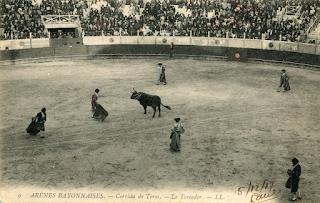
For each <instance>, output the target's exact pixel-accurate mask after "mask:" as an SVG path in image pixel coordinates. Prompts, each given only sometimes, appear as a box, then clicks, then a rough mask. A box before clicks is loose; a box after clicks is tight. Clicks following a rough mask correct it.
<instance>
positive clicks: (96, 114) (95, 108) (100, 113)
mask: <svg viewBox="0 0 320 203" xmlns="http://www.w3.org/2000/svg"><path fill="white" fill-rule="evenodd" d="M99 91H100V90H99V89H96V90H95V91H94V94H93V95H92V97H91V107H92V109H91V110H92V113H93V114H92V116H91V117H92V118H100V119H101V121H104V119H106V117H107V116H108V115H109V114H108V112H107V111H106V110H105V109H104V108H103V107H102V106H101V105H100V104H99V103H98V101H97V100H98V93H99Z"/></svg>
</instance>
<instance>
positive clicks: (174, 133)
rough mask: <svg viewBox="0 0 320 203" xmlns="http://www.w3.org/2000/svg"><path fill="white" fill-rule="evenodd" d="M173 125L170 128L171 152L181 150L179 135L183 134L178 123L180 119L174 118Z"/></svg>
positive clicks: (182, 129) (181, 127) (181, 126)
mask: <svg viewBox="0 0 320 203" xmlns="http://www.w3.org/2000/svg"><path fill="white" fill-rule="evenodd" d="M174 121H175V122H176V123H175V124H173V125H172V127H171V135H170V139H171V143H170V150H171V151H180V150H181V142H180V138H181V134H183V133H184V128H183V125H182V124H181V123H180V118H175V119H174Z"/></svg>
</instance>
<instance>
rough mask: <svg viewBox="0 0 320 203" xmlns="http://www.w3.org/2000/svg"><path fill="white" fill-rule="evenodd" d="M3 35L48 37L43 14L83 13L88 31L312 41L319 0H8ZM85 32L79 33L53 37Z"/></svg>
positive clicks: (83, 25)
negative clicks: (308, 33) (308, 36)
mask: <svg viewBox="0 0 320 203" xmlns="http://www.w3.org/2000/svg"><path fill="white" fill-rule="evenodd" d="M0 13H1V40H9V39H26V38H30V37H32V38H42V37H48V36H49V35H48V30H47V29H46V28H45V26H44V24H43V22H42V19H41V16H46V15H78V16H79V21H80V24H81V29H82V32H83V35H84V36H100V35H115V36H116V35H123V36H125V35H129V36H136V35H144V36H148V35H152V36H154V35H156V36H159V35H161V36H164V35H167V36H173V35H174V36H190V35H192V36H210V37H224V38H226V37H227V38H246V39H266V40H282V41H291V42H308V41H307V40H308V39H307V38H306V36H307V32H309V31H310V27H311V26H314V25H315V22H318V19H319V16H320V15H319V13H320V1H319V0H236V1H232V0H181V1H179V0H177V1H176V0H170V1H166V0H161V1H160V0H147V1H146V0H136V1H130V0H129V1H126V2H124V1H120V0H2V1H1V11H0ZM66 35H72V37H79V36H78V35H77V34H76V33H72V32H70V33H63V35H50V37H51V38H52V37H66Z"/></svg>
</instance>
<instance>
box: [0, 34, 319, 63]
mask: <svg viewBox="0 0 320 203" xmlns="http://www.w3.org/2000/svg"><path fill="white" fill-rule="evenodd" d="M34 40H36V39H34ZM38 40H39V42H38V44H39V46H40V45H41V46H44V45H45V46H46V47H39V48H38V47H34V46H33V44H32V49H29V48H25V47H28V43H30V40H11V41H1V47H2V46H3V45H4V46H5V45H11V48H17V49H7V50H2V51H1V52H0V53H1V54H0V61H2V62H3V61H22V60H25V61H35V60H36V59H37V58H38V59H40V61H42V60H58V59H59V60H62V59H65V58H69V59H70V58H71V59H92V58H95V57H104V56H105V57H108V56H111V55H113V56H114V57H122V56H127V57H128V56H129V55H135V56H138V55H139V56H141V57H143V56H153V57H154V56H160V57H168V58H169V56H170V52H171V50H170V44H171V42H173V43H174V52H173V57H175V58H179V57H180V58H184V57H191V56H192V57H196V56H199V57H200V56H201V57H207V58H224V59H229V60H237V61H247V60H248V59H249V60H269V61H280V62H288V63H297V64H309V65H313V66H317V67H319V64H320V45H315V44H301V43H291V42H281V41H267V40H249V39H229V38H228V39H227V38H213V37H173V36H164V37H163V36H158V37H155V36H150V37H143V36H95V37H85V38H84V39H83V43H84V45H83V44H73V45H69V44H68V45H64V46H48V45H49V39H38ZM13 41H14V42H13ZM21 42H23V43H21ZM29 46H30V45H29ZM22 47H23V48H22Z"/></svg>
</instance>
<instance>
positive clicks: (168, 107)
mask: <svg viewBox="0 0 320 203" xmlns="http://www.w3.org/2000/svg"><path fill="white" fill-rule="evenodd" d="M161 105H162V106H164V107H166V108H167V109H169V110H171V108H170V106H166V105H163V104H162V103H161Z"/></svg>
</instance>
